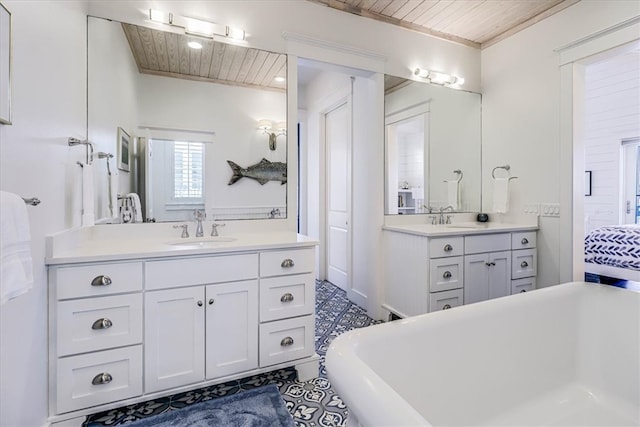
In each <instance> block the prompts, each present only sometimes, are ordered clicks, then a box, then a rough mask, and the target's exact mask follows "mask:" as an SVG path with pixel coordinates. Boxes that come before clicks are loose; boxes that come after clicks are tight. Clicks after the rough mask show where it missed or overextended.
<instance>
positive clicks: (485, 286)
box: [382, 224, 537, 317]
mask: <svg viewBox="0 0 640 427" xmlns="http://www.w3.org/2000/svg"><path fill="white" fill-rule="evenodd" d="M494 227H495V229H492V228H489V227H487V228H486V229H482V228H480V227H478V228H477V229H471V228H470V229H469V231H468V232H467V231H462V229H463V228H459V229H456V228H455V224H453V225H451V228H449V227H443V226H429V225H426V224H421V225H415V226H410V225H406V226H389V227H385V230H384V233H383V236H384V246H385V272H384V274H385V276H384V286H385V287H384V302H383V305H382V307H383V308H384V309H385V310H387V311H389V312H390V313H392V314H394V315H396V316H399V317H408V316H415V315H419V314H424V313H429V312H433V311H439V310H447V309H450V308H454V307H456V306H459V305H462V304H470V303H474V302H479V301H484V300H487V299H492V298H498V297H502V296H506V295H510V294H513V293H517V292H522V291H528V290H532V289H535V286H536V284H535V276H536V273H537V272H536V267H535V266H536V247H535V246H536V231H535V230H531V229H529V230H522V229H518V228H517V227H512V228H510V227H500V226H494ZM448 230H451V231H450V232H448ZM454 230H455V231H454Z"/></svg>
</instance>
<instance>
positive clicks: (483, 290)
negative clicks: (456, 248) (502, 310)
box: [464, 233, 511, 304]
mask: <svg viewBox="0 0 640 427" xmlns="http://www.w3.org/2000/svg"><path fill="white" fill-rule="evenodd" d="M464 240H465V246H464V248H465V249H464V252H465V254H464V274H465V277H466V281H465V285H464V303H465V304H471V303H474V302H479V301H485V300H488V299H492V298H498V297H503V296H506V295H510V294H511V234H510V233H499V234H487V235H478V236H465V238H464Z"/></svg>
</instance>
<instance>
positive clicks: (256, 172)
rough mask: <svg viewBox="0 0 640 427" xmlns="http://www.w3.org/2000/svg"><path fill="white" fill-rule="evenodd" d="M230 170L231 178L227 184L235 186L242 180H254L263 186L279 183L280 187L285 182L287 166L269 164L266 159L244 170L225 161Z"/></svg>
mask: <svg viewBox="0 0 640 427" xmlns="http://www.w3.org/2000/svg"><path fill="white" fill-rule="evenodd" d="M227 163H229V166H231V170H233V176H232V177H231V180H230V181H229V184H227V185H231V184H235V183H236V182H238V180H240V179H242V178H251V179H255V180H256V181H258V182H259V183H260V185H265V184H266V183H267V182H268V181H280V182H281V184H282V185H284V184H286V182H287V164H286V163H282V162H270V161H269V160H267V159H262V160H260V162H258V163H256V164H255V165H251V166H249V167H248V168H246V169H244V168H242V167H240V166H239V165H238V164H237V163H234V162H232V161H231V160H227Z"/></svg>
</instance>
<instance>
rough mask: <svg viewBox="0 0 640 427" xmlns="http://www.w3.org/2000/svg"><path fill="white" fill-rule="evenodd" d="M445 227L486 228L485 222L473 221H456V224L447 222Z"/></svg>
mask: <svg viewBox="0 0 640 427" xmlns="http://www.w3.org/2000/svg"><path fill="white" fill-rule="evenodd" d="M447 228H476V229H479V228H487V224H474V223H470V222H467V223H458V224H447Z"/></svg>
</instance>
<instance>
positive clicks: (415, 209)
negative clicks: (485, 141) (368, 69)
mask: <svg viewBox="0 0 640 427" xmlns="http://www.w3.org/2000/svg"><path fill="white" fill-rule="evenodd" d="M384 104H385V105H384V108H385V168H386V170H385V214H387V215H394V214H418V213H429V212H430V211H434V212H436V211H438V210H440V209H448V210H449V211H454V212H478V211H480V207H481V191H482V185H481V96H480V94H478V93H473V92H467V91H462V90H457V89H452V88H448V87H444V86H439V85H434V84H429V83H425V82H418V81H413V80H407V79H404V78H400V77H394V76H388V75H387V76H385V97H384Z"/></svg>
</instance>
